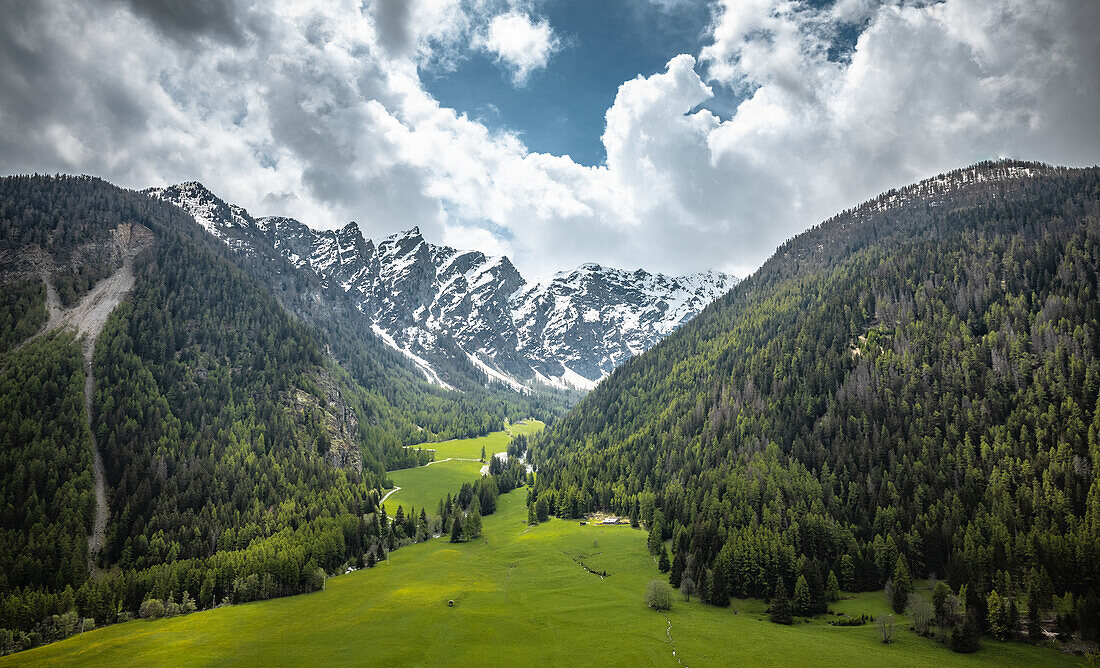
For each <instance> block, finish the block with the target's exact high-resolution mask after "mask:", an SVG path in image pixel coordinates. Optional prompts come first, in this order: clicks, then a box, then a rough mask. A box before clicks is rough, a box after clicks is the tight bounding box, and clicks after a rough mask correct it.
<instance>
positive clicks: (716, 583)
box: [707, 566, 730, 608]
mask: <svg viewBox="0 0 1100 668" xmlns="http://www.w3.org/2000/svg"><path fill="white" fill-rule="evenodd" d="M707 603H710V604H711V605H716V606H718V607H720V608H724V607H726V606H728V605H729V604H730V593H729V588H728V587H727V586H726V574H725V573H724V572H723V569H722V568H720V567H718V566H716V567H715V568H714V570H713V571H712V572H711V574H710V586H709V588H708V590H707Z"/></svg>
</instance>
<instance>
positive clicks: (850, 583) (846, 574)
mask: <svg viewBox="0 0 1100 668" xmlns="http://www.w3.org/2000/svg"><path fill="white" fill-rule="evenodd" d="M840 586H841V587H843V588H844V591H855V590H856V566H855V562H853V561H852V555H850V554H846V555H844V556H843V557H841V558H840Z"/></svg>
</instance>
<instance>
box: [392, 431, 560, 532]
mask: <svg viewBox="0 0 1100 668" xmlns="http://www.w3.org/2000/svg"><path fill="white" fill-rule="evenodd" d="M545 426H546V425H545V424H543V423H542V422H539V421H538V420H525V421H523V422H519V423H516V424H514V425H507V426H506V427H505V429H504V431H495V432H493V433H491V434H488V435H486V436H480V437H478V438H458V439H454V440H452V441H442V442H440V443H425V444H424V445H423V446H422V447H424V448H425V449H428V446H431V449H434V450H435V461H434V462H432V463H431V464H429V465H428V466H420V467H417V468H411V469H400V470H397V471H391V472H390V474H389V476H390V479H391V480H393V484H394V485H396V486H398V487H400V488H401V489H400V490H399V491H397V492H394V493H393V494H392V495H390V496H389V498H387V499H386V504H385V505H386V512H387V513H389V514H390V515H391V516H392V515H393V514H394V513H396V512H397V507H398V506H403V507H404V508H405V512H406V513H408V512H409V509H410V508H413V509H415V511H416V512H417V513H419V512H420V509H421V508H425V507H426V508H427V509H428V514H429V515H432V514H435V513H436V512H437V508H438V506H439V500H440V499H442V498H443V497H445V496H446V495H447V494H454V493H455V492H457V491H458V490H459V488H461V487H462V484H463V483H467V482H473V481H475V480H477V478H478V476H479V475H480V471H481V467H482V466H484V464H483V463H482V462H480V461H476V460H478V459H480V457H481V449H482V448H485V457H486V459H485V461H486V462H488V461H489V459H488V458H489V457H492V456H493V455H494V454H496V453H498V452H505V451H507V450H508V444H509V443H511V442H512V438H513V437H515V436H517V435H519V434H525V435H528V436H530V435H532V434H536V433H538V432H540V431H542V429H543V428H544V427H545ZM448 459H450V460H451V461H446V460H448ZM463 460H475V461H463Z"/></svg>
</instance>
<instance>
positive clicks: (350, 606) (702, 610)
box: [0, 492, 1083, 668]
mask: <svg viewBox="0 0 1100 668" xmlns="http://www.w3.org/2000/svg"><path fill="white" fill-rule="evenodd" d="M526 512H527V510H526V508H525V507H524V497H523V493H522V492H513V493H511V494H505V495H502V496H501V497H500V500H499V506H498V510H497V512H496V513H495V514H493V515H490V516H487V517H486V518H485V522H484V537H483V538H481V539H478V540H474V541H467V542H462V543H460V544H452V543H450V542H449V541H448V540H447V539H439V540H432V541H427V542H424V543H419V544H416V545H412V546H409V547H405V548H402V549H400V550H398V551H396V552H394V553H392V554H391V555H390V558H389V561H388V563H386V562H383V564H382V565H379V566H377V567H375V568H369V569H363V570H360V571H357V572H355V573H349V574H346V575H341V576H340V577H337V578H330V579H329V580H328V584H327V586H326V587H325V591H324V592H316V593H313V594H309V595H307V596H294V597H290V598H281V599H276V600H271V601H263V602H259V603H255V604H252V605H234V606H225V607H219V608H217V609H213V610H205V611H201V612H198V613H196V614H193V615H188V616H184V617H175V618H172V619H159V620H151V621H145V620H135V621H132V622H129V623H126V624H116V625H114V626H109V627H106V628H100V629H96V630H94V631H90V632H86V633H84V634H83V635H81V636H74V637H72V638H70V639H68V640H65V641H63V642H59V643H55V644H52V645H47V646H45V647H41V648H38V649H35V650H31V651H29V652H25V653H20V654H16V655H13V656H9V657H3V658H0V666H8V665H12V666H25V667H29V666H58V665H82V666H117V665H120V664H129V663H134V662H135V661H140V662H141V663H143V664H148V665H172V666H191V665H197V666H208V665H211V664H218V665H227V664H228V665H279V666H298V665H309V666H313V665H318V664H323V665H325V666H343V665H363V664H371V665H383V666H389V665H394V666H405V665H419V666H452V665H458V666H507V665H512V664H515V663H516V662H517V661H519V662H522V663H523V664H524V665H535V666H544V665H545V666H574V665H581V666H624V665H625V666H676V665H678V664H677V659H679V660H680V661H682V662H683V665H687V666H692V668H699V667H701V666H729V665H747V666H773V665H805V666H821V665H827V666H848V665H859V666H890V667H892V668H903V667H906V668H908V667H913V668H916V667H922V668H927V667H928V666H942V667H944V668H948V667H953V666H966V667H968V668H977V667H979V666H1052V667H1053V666H1080V665H1082V663H1083V662H1081V661H1080V660H1079V659H1076V658H1075V657H1072V656H1069V655H1067V654H1064V653H1061V652H1058V651H1053V650H1050V649H1044V648H1037V647H1031V646H1028V645H1025V644H1023V643H1015V642H1014V643H1001V642H995V641H990V642H985V643H983V644H982V647H981V648H980V649H979V651H978V653H977V654H973V655H966V656H961V655H955V654H952V653H950V652H948V651H945V650H944V649H943V648H941V647H939V646H938V645H937V644H936V643H935V642H934V641H932V640H928V639H925V638H921V637H920V636H918V635H917V634H915V633H912V632H910V631H909V630H908V626H909V624H908V623H907V622H908V620H906V619H905V618H904V617H899V618H898V620H897V632H896V634H895V637H894V641H893V642H892V643H891V644H889V645H884V644H882V642H881V640H880V639H879V637H878V633H877V631H876V629H874V628H873V627H872V626H868V625H865V626H857V627H843V626H831V625H829V624H828V623H827V621H826V619H824V618H818V619H813V620H811V621H810V622H809V623H799V624H795V625H793V626H777V625H775V624H769V623H767V622H765V621H761V620H766V619H767V617H768V615H767V612H766V611H765V604H764V603H763V602H761V601H754V600H736V601H734V602H733V603H732V605H731V607H730V608H714V607H710V606H705V605H702V604H700V603H699V602H697V601H696V600H694V599H693V600H692V601H691V602H685V601H682V599H680V598H679V597H674V600H673V601H672V608H671V610H668V611H667V612H664V613H663V614H660V613H657V612H655V611H653V610H652V609H650V608H647V607H646V605H645V603H644V599H643V595H644V592H645V590H646V587H647V584H648V583H649V582H650V581H651V580H652V579H654V578H660V577H661V575H660V573H659V572H658V571H657V568H656V566H654V564H653V560H652V559H650V557H649V555H648V554H647V552H646V549H645V540H646V534H645V532H642V531H636V530H633V529H631V528H630V527H629V526H616V527H601V526H595V525H591V524H590V525H588V526H579V523H578V522H573V521H563V520H551V521H549V522H547V523H544V524H540V525H538V526H535V527H528V526H527V525H526V523H525V522H524V518H525V517H526ZM578 560H580V561H581V562H583V564H585V565H587V566H588V567H589V568H590V569H591V570H593V571H598V572H606V573H607V575H606V576H604V577H600V576H598V575H593V574H592V573H591V572H590V571H588V570H585V569H584V568H583V567H582V566H581V564H580V563H578ZM920 591H921V593H927V592H925V591H924V588H923V587H921V588H920ZM452 601H453V602H454V605H453V606H452V605H448V603H449V602H452ZM178 602H179V601H178V600H177V603H178ZM165 607H167V606H165ZM834 607H835V608H836V610H837V612H838V613H844V614H846V615H848V617H830V618H829V619H830V620H831V619H836V620H841V619H849V618H851V619H860V618H861V616H863V617H864V618H865V617H866V616H868V615H869V616H874V615H877V614H879V613H881V612H885V611H887V610H888V607H887V604H886V601H885V599H884V598H883V596H882V593H881V592H874V593H866V594H856V595H853V596H848V597H845V600H843V601H840V602H838V603H836V604H834ZM154 612H155V611H154ZM166 613H167V610H166ZM800 621H801V620H800ZM475 631H476V632H475ZM673 651H675V652H676V654H675V655H673Z"/></svg>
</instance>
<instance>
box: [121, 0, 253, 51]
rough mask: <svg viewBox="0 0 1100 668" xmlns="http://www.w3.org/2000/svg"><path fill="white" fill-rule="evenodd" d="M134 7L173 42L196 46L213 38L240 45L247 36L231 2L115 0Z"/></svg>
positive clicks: (229, 0) (226, 0)
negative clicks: (243, 37)
mask: <svg viewBox="0 0 1100 668" xmlns="http://www.w3.org/2000/svg"><path fill="white" fill-rule="evenodd" d="M111 1H112V2H121V3H122V4H125V5H127V6H129V7H130V9H131V10H133V12H134V14H136V15H138V16H141V17H142V18H145V19H147V20H148V21H150V22H151V23H152V24H153V25H154V26H156V28H157V30H159V31H160V32H161V33H163V34H164V35H167V36H168V37H171V38H172V39H174V40H176V41H178V42H181V43H188V42H192V41H193V40H194V39H195V38H196V37H212V38H215V39H219V40H225V41H229V42H238V41H240V39H241V37H242V36H243V32H242V30H241V26H240V23H239V18H238V13H237V7H236V3H235V2H232V1H231V0H111Z"/></svg>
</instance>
